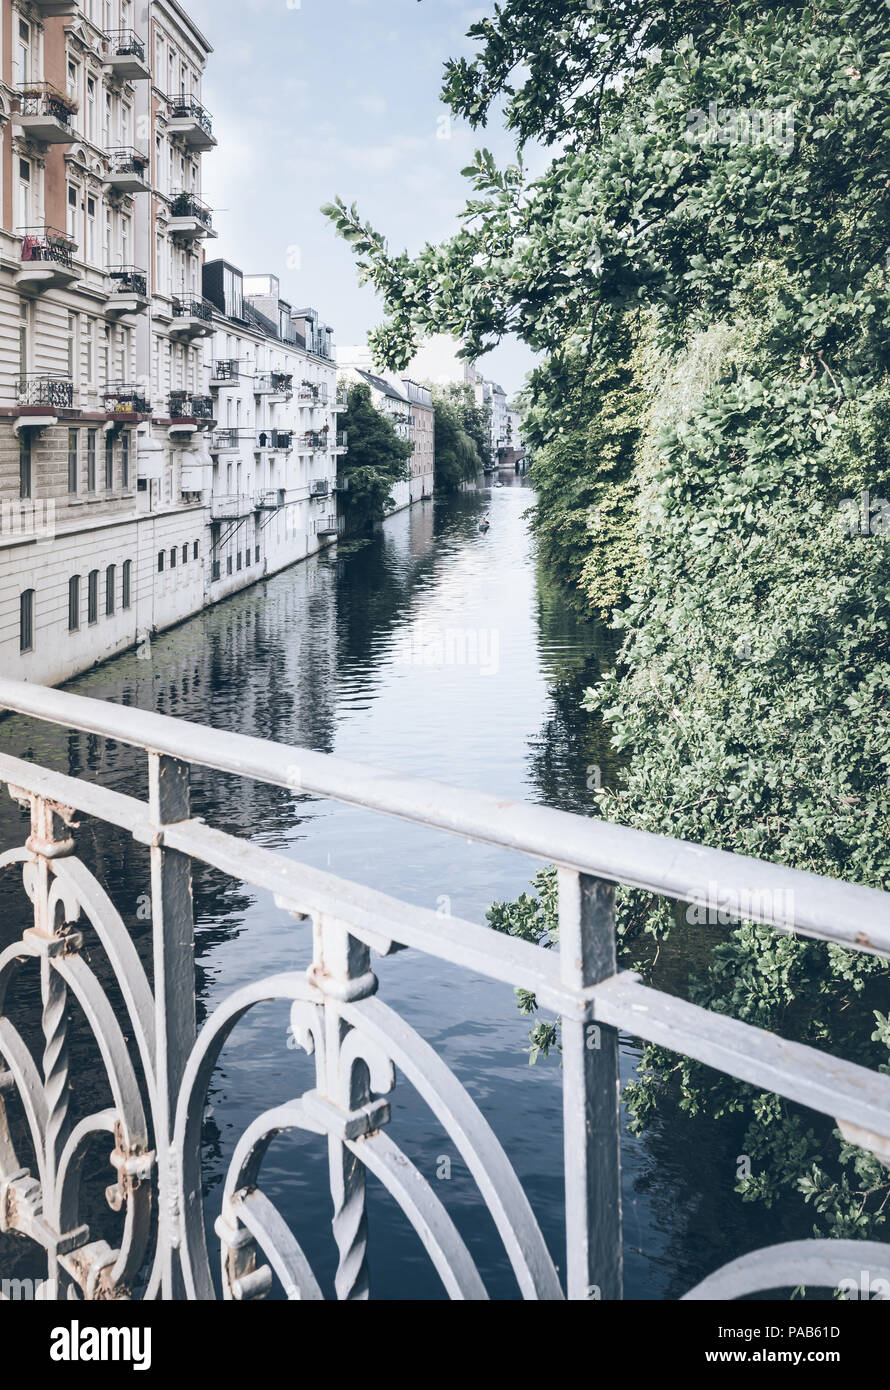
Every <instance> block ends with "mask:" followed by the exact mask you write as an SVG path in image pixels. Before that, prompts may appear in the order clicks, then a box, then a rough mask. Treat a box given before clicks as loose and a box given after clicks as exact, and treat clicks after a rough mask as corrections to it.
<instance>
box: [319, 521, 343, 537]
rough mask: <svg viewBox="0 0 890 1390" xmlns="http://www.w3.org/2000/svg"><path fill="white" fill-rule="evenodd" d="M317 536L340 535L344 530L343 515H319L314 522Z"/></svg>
mask: <svg viewBox="0 0 890 1390" xmlns="http://www.w3.org/2000/svg"><path fill="white" fill-rule="evenodd" d="M312 530H313V532H314V533H315V535H316V536H339V535H340V533H341V531H342V530H343V518H342V516H319V517H316V518H315V520H314V521H313V523H312Z"/></svg>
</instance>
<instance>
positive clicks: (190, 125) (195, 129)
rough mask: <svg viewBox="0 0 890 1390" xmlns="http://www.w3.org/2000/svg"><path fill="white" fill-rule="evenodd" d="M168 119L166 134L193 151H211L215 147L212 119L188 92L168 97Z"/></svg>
mask: <svg viewBox="0 0 890 1390" xmlns="http://www.w3.org/2000/svg"><path fill="white" fill-rule="evenodd" d="M167 103H168V105H169V107H170V119H169V120H168V122H167V133H168V134H169V135H174V136H179V138H180V139H181V140H182V141H183V142H184V143H185V144H186V145H188V146H189V147H190V148H191V149H193V150H212V149H213V148H214V147H215V146H216V143H217V142H216V139H215V138H214V135H213V119H212V117H211V115H210V112H209V111H208V110H207V109H206V107H204V106H202V105H201V103H200V102H199V101H198V100H197V98H195V97H193V96H192V95H191V94H190V93H189V92H179V93H177V94H176V95H175V96H168V97H167Z"/></svg>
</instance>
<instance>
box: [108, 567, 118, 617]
mask: <svg viewBox="0 0 890 1390" xmlns="http://www.w3.org/2000/svg"><path fill="white" fill-rule="evenodd" d="M116 575H117V569H116V567H115V566H114V565H109V566H108V568H107V570H106V571H105V616H106V618H113V617H114V590H115V579H116Z"/></svg>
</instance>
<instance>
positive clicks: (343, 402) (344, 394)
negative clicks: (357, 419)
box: [331, 386, 349, 410]
mask: <svg viewBox="0 0 890 1390" xmlns="http://www.w3.org/2000/svg"><path fill="white" fill-rule="evenodd" d="M348 406H349V391H348V389H347V387H345V386H338V387H337V394H336V396H335V397H334V399H333V401H332V402H331V409H332V410H346V409H347V407H348Z"/></svg>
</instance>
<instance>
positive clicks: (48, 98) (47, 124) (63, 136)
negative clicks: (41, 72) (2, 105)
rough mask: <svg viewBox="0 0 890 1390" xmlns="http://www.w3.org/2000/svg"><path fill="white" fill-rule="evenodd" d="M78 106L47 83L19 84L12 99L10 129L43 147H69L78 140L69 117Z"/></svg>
mask: <svg viewBox="0 0 890 1390" xmlns="http://www.w3.org/2000/svg"><path fill="white" fill-rule="evenodd" d="M76 110H77V102H76V101H74V100H73V98H71V97H69V96H66V95H65V93H64V92H60V91H59V89H58V88H57V87H54V86H53V85H52V83H50V82H22V83H20V85H19V88H18V93H17V95H16V97H15V109H14V110H13V115H12V125H13V129H14V130H16V131H19V132H20V133H21V134H22V135H25V136H27V138H28V139H29V140H36V141H38V142H39V143H40V144H42V145H70V144H73V142H74V141H75V140H76V139H77V132H76V131H75V130H74V129H73V128H72V125H71V117H72V115H73V114H74V112H75V111H76Z"/></svg>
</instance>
